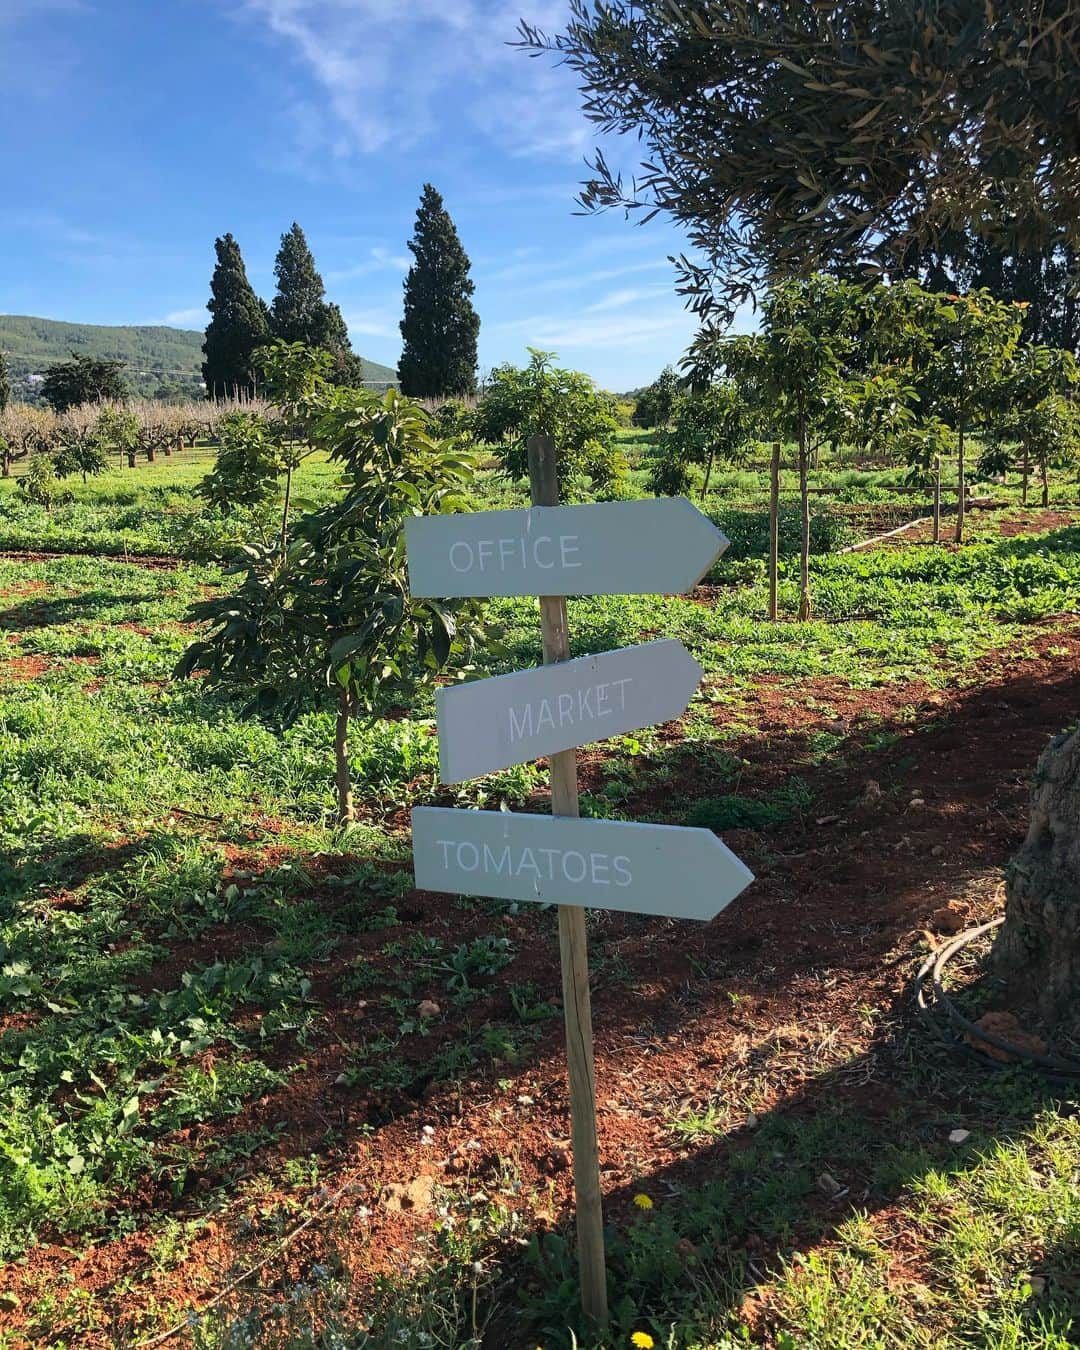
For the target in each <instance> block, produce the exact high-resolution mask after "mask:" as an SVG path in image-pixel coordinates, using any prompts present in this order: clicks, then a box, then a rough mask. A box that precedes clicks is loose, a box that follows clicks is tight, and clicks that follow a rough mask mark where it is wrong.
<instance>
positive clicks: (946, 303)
mask: <svg viewBox="0 0 1080 1350" xmlns="http://www.w3.org/2000/svg"><path fill="white" fill-rule="evenodd" d="M908 294H909V296H910V297H911V300H912V303H913V305H914V306H915V315H914V319H915V324H916V326H917V329H918V330H919V331H920V332H921V333H924V334H925V335H926V338H927V340H928V343H929V347H930V350H929V353H928V357H927V359H926V360H925V362H924V363H923V364H922V366H921V369H919V370H917V371H916V384H917V387H918V390H919V401H920V411H921V413H922V414H923V415H925V416H929V417H936V418H938V419H939V420H940V421H941V422H943V423H944V424H945V425H946V426H948V427H949V428H951V430H952V432H953V435H954V437H955V446H956V461H957V468H956V475H957V481H956V488H957V503H956V530H955V534H954V536H953V537H954V539H955V541H956V543H958V544H959V543H962V542H963V539H964V520H965V517H966V514H967V481H966V474H967V438H968V435H969V434H970V432H972V431H973V430H977V429H978V428H980V427H983V426H986V425H987V423H988V422H989V421H990V419H991V418H992V417H993V415H994V413H995V412H997V411H999V410H1001V409H1002V408H1004V407H1006V406H1007V400H1008V392H1007V374H1008V369H1009V362H1010V360H1011V359H1012V356H1013V354H1014V352H1015V350H1016V345H1017V342H1018V341H1019V338H1020V320H1021V312H1020V310H1019V309H1018V308H1017V306H1015V305H1011V304H1006V303H1004V302H1002V301H1000V300H995V299H994V298H993V296H991V295H990V294H989V293H988V292H986V291H976V292H973V293H972V294H970V295H950V296H944V297H943V296H938V295H933V294H931V293H930V292H928V291H921V290H919V288H917V287H912V288H910V289H909V292H908Z"/></svg>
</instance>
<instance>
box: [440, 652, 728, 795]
mask: <svg viewBox="0 0 1080 1350" xmlns="http://www.w3.org/2000/svg"><path fill="white" fill-rule="evenodd" d="M701 676H702V670H701V667H700V666H699V665H698V663H697V662H696V661H695V660H694V658H693V657H692V656H691V655H690V653H689V652H688V651H687V650H686V648H685V647H684V646H683V645H682V643H681V642H679V641H678V640H676V639H674V638H666V639H664V640H662V641H660V642H646V643H644V644H643V645H642V646H639V647H622V648H620V649H619V650H618V651H613V652H602V653H601V654H600V655H599V656H581V657H579V658H578V659H577V660H576V661H562V662H559V663H558V664H556V665H551V666H540V667H539V668H538V669H537V670H522V671H519V672H517V673H516V674H514V675H497V676H495V678H494V679H490V680H473V681H472V682H471V683H469V684H459V685H455V686H453V687H451V688H446V689H438V690H436V693H435V710H436V716H437V718H438V723H439V777H440V778H441V780H442V781H443V782H444V783H460V782H462V781H463V780H464V779H466V778H479V777H481V776H482V775H483V774H485V773H493V772H494V771H495V770H496V769H505V768H507V767H508V765H511V764H525V763H527V761H529V760H530V759H539V758H540V757H541V756H543V755H551V754H554V753H555V752H556V751H558V750H569V749H570V748H571V747H572V746H575V745H587V744H588V743H589V742H590V741H598V740H601V739H604V738H606V737H609V736H621V735H622V734H623V733H624V732H627V731H637V730H638V729H639V728H641V727H649V726H655V725H657V724H659V723H661V722H670V721H671V720H672V718H675V717H681V716H682V714H683V713H684V712H685V711H686V705H687V704H688V703H689V702H690V699H691V698H692V697H693V693H694V690H695V689H696V688H697V687H698V685H699V684H700V683H701Z"/></svg>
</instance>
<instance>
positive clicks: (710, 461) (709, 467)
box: [701, 450, 716, 501]
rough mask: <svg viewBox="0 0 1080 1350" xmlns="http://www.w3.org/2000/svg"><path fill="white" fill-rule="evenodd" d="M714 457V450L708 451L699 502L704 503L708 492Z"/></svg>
mask: <svg viewBox="0 0 1080 1350" xmlns="http://www.w3.org/2000/svg"><path fill="white" fill-rule="evenodd" d="M715 455H716V451H715V450H710V451H709V458H708V461H707V462H706V464H705V482H704V483H703V484H702V485H701V500H702V501H704V500H705V498H706V497H707V496H708V492H709V479H710V478H711V477H712V466H713V458H714V457H715Z"/></svg>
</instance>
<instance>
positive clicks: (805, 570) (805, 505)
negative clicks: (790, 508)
mask: <svg viewBox="0 0 1080 1350" xmlns="http://www.w3.org/2000/svg"><path fill="white" fill-rule="evenodd" d="M809 453H810V451H809V446H808V445H807V429H806V422H805V420H804V419H800V421H799V497H800V499H801V500H800V507H801V510H802V548H801V550H800V555H799V622H800V623H807V622H808V621H809V619H810V616H811V614H812V613H813V604H812V603H811V600H810V493H809V492H808V491H807V487H808V483H807V476H806V471H807V467H808V460H809Z"/></svg>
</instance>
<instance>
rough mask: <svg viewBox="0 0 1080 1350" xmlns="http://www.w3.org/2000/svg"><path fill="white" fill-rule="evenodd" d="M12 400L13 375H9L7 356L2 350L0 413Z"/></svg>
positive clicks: (0, 361) (0, 360)
mask: <svg viewBox="0 0 1080 1350" xmlns="http://www.w3.org/2000/svg"><path fill="white" fill-rule="evenodd" d="M10 402H11V377H10V376H9V375H8V367H7V357H6V356H5V355H4V353H3V352H0V414H2V413H3V412H4V410H5V409H6V408H7V406H8V404H9V403H10Z"/></svg>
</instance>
